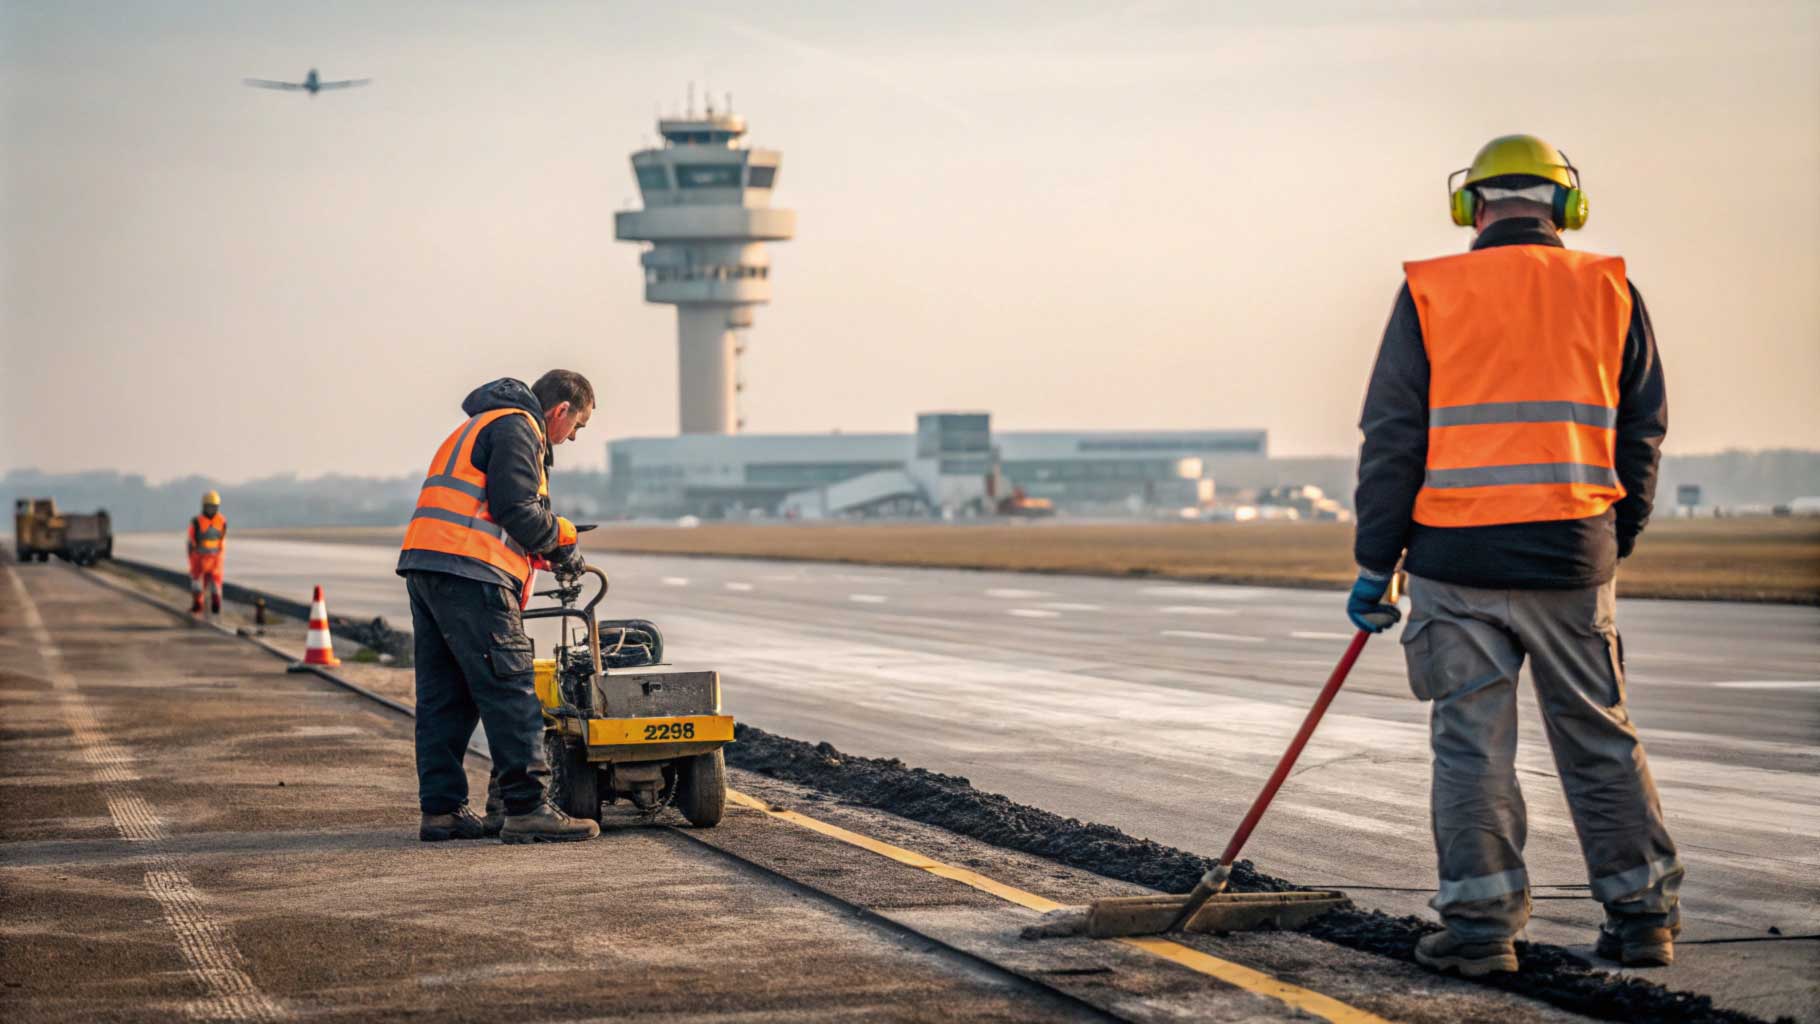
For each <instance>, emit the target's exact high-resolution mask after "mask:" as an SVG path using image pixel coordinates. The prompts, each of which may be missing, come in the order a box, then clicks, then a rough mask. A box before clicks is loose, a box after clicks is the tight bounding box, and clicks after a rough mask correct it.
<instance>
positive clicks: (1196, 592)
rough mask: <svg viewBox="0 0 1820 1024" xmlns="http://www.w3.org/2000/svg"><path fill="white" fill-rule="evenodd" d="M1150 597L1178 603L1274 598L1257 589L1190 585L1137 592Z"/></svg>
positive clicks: (1145, 589) (1151, 588) (1146, 588)
mask: <svg viewBox="0 0 1820 1024" xmlns="http://www.w3.org/2000/svg"><path fill="white" fill-rule="evenodd" d="M1139 593H1141V594H1147V595H1149V596H1151V597H1173V598H1175V599H1176V600H1178V601H1252V600H1256V599H1258V598H1261V597H1276V596H1280V595H1273V594H1270V593H1268V592H1266V591H1264V590H1260V589H1258V588H1257V587H1222V586H1217V585H1210V586H1204V587H1197V586H1193V585H1191V584H1185V583H1178V584H1175V585H1174V586H1165V587H1145V588H1144V589H1143V590H1141V591H1139Z"/></svg>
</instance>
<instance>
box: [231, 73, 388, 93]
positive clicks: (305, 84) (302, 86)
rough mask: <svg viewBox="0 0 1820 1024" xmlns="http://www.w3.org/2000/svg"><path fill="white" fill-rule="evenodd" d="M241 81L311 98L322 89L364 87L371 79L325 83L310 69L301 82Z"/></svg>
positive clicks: (255, 79) (266, 79) (252, 79)
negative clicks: (286, 90)
mask: <svg viewBox="0 0 1820 1024" xmlns="http://www.w3.org/2000/svg"><path fill="white" fill-rule="evenodd" d="M243 81H245V82H246V84H248V85H251V86H255V87H257V88H260V89H288V90H291V91H297V90H302V91H304V92H307V93H309V94H310V95H311V96H314V95H316V94H317V93H319V92H321V91H322V90H324V89H350V88H353V87H354V86H356V85H365V84H367V83H368V82H371V81H372V79H371V78H347V79H343V80H341V81H339V82H325V81H323V80H322V79H321V78H319V77H318V76H317V74H316V69H315V68H311V69H310V73H309V74H307V75H304V76H303V81H301V82H274V81H272V80H271V79H268V78H247V79H243Z"/></svg>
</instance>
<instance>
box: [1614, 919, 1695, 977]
mask: <svg viewBox="0 0 1820 1024" xmlns="http://www.w3.org/2000/svg"><path fill="white" fill-rule="evenodd" d="M1680 931H1681V928H1680V926H1679V925H1676V926H1675V927H1673V928H1666V927H1651V926H1644V927H1638V926H1636V925H1632V926H1630V927H1628V928H1627V927H1624V926H1623V925H1618V924H1613V923H1612V922H1610V921H1607V922H1605V923H1604V924H1602V925H1600V926H1599V941H1598V943H1597V944H1595V945H1594V946H1593V952H1594V953H1597V954H1598V955H1599V956H1600V957H1602V958H1603V959H1606V960H1615V961H1617V962H1618V963H1620V964H1623V965H1624V966H1625V967H1667V966H1668V965H1669V964H1672V963H1674V962H1675V936H1676V935H1677V934H1679V933H1680Z"/></svg>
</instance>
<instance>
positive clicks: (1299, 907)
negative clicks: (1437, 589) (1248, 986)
mask: <svg viewBox="0 0 1820 1024" xmlns="http://www.w3.org/2000/svg"><path fill="white" fill-rule="evenodd" d="M1401 582H1402V579H1401V574H1398V575H1397V576H1396V577H1393V580H1392V582H1391V585H1390V590H1389V592H1388V593H1386V594H1385V595H1384V600H1385V602H1386V603H1389V604H1395V603H1396V601H1397V596H1398V592H1399V590H1400V589H1401V588H1400V584H1401ZM1370 638H1371V634H1370V633H1369V632H1366V631H1365V630H1363V629H1361V630H1359V631H1358V633H1356V634H1355V635H1354V636H1353V638H1352V642H1351V643H1350V644H1348V645H1347V647H1346V653H1345V654H1344V655H1342V656H1341V658H1340V663H1339V664H1338V665H1336V666H1334V669H1333V674H1332V675H1330V676H1328V677H1327V685H1326V686H1324V687H1322V688H1321V694H1320V696H1318V697H1316V698H1315V702H1314V707H1312V708H1309V709H1308V716H1307V717H1306V718H1304V719H1302V727H1301V728H1300V729H1298V730H1297V731H1296V734H1295V739H1293V740H1291V741H1290V743H1289V749H1288V750H1285V751H1284V752H1283V756H1282V758H1281V759H1279V760H1278V761H1277V767H1276V770H1275V771H1273V772H1271V773H1270V780H1269V781H1268V782H1266V783H1264V789H1263V792H1261V793H1259V794H1258V796H1257V799H1255V800H1253V801H1252V802H1251V809H1250V810H1249V811H1247V812H1245V818H1244V820H1242V821H1240V822H1239V827H1238V831H1236V832H1234V833H1233V834H1232V841H1231V842H1229V843H1227V844H1226V850H1225V852H1224V853H1221V854H1220V860H1219V863H1217V864H1215V865H1214V866H1213V867H1212V869H1210V870H1209V871H1208V872H1207V873H1206V874H1205V875H1203V876H1202V877H1201V880H1200V882H1198V883H1197V884H1196V885H1195V887H1194V888H1193V889H1192V890H1191V891H1189V892H1188V893H1187V894H1186V895H1183V896H1168V895H1162V896H1115V897H1111V898H1108V899H1102V900H1095V901H1093V902H1092V903H1090V904H1088V905H1087V906H1086V907H1085V908H1081V907H1063V908H1062V909H1060V910H1052V911H1050V912H1049V913H1048V914H1047V915H1045V916H1044V918H1043V920H1042V921H1040V922H1039V923H1037V924H1035V925H1032V926H1031V927H1030V928H1028V929H1026V930H1025V932H1024V934H1025V936H1026V937H1029V938H1035V937H1041V936H1054V935H1079V934H1082V933H1085V934H1087V935H1090V936H1092V937H1094V938H1096V939H1112V938H1119V937H1122V936H1128V935H1156V934H1159V933H1162V932H1169V931H1176V930H1178V929H1179V930H1183V931H1192V932H1236V931H1247V930H1250V929H1253V928H1263V927H1277V928H1294V927H1296V926H1297V925H1299V924H1302V923H1304V922H1306V921H1310V920H1313V919H1314V918H1316V917H1319V916H1320V915H1321V914H1324V913H1326V912H1327V911H1329V910H1331V909H1333V908H1335V907H1338V906H1340V905H1341V904H1342V903H1344V902H1346V894H1345V893H1342V892H1338V891H1335V890H1303V891H1300V892H1248V893H1228V892H1226V891H1225V890H1226V882H1227V879H1229V878H1230V877H1231V876H1232V865H1233V862H1234V861H1236V860H1238V856H1239V851H1240V850H1242V849H1244V848H1245V841H1246V840H1247V839H1250V838H1251V832H1252V830H1253V829H1255V828H1257V824H1258V819H1260V818H1262V817H1263V816H1264V811H1265V810H1267V809H1268V808H1269V807H1270V801H1271V800H1272V799H1274V798H1275V797H1276V795H1277V790H1278V789H1281V788H1282V786H1283V780H1285V779H1287V778H1288V777H1289V772H1290V770H1291V769H1293V768H1294V767H1295V763H1296V759H1297V758H1298V757H1300V756H1301V754H1302V748H1303V747H1305V746H1307V745H1308V738H1309V737H1310V736H1312V735H1314V730H1315V727H1316V726H1318V725H1320V724H1321V717H1322V716H1323V715H1325V714H1326V713H1327V706H1328V705H1329V704H1332V703H1333V698H1334V697H1335V696H1336V695H1338V694H1339V692H1340V687H1341V686H1342V685H1344V684H1345V682H1346V676H1347V675H1348V674H1349V673H1350V672H1351V671H1352V665H1353V663H1354V662H1356V661H1358V660H1359V652H1361V651H1363V650H1364V649H1365V641H1366V640H1368V639H1370Z"/></svg>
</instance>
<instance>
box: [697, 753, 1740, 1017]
mask: <svg viewBox="0 0 1820 1024" xmlns="http://www.w3.org/2000/svg"><path fill="white" fill-rule="evenodd" d="M726 750H727V763H728V764H729V765H732V766H734V767H736V768H743V769H745V770H747V771H752V772H757V773H759V774H761V775H768V776H770V777H772V778H775V779H782V780H784V781H786V782H794V783H797V784H799V785H803V786H808V787H810V788H812V789H816V790H819V791H821V792H824V793H827V794H829V795H831V796H835V797H839V798H840V799H843V800H846V801H849V802H851V803H854V804H857V805H860V806H864V807H872V808H877V809H878V810H882V811H888V812H890V813H892V814H896V815H899V816H901V817H905V818H909V819H911V820H914V821H920V822H923V823H925V824H929V825H935V826H938V827H940V828H945V829H947V830H949V831H950V832H956V833H959V834H961V835H964V836H969V837H971V838H974V839H978V840H981V841H982V842H987V843H991V844H992V845H994V846H999V847H1003V848H1005V849H1009V850H1018V851H1021V852H1024V853H1031V854H1036V855H1038V856H1041V857H1047V858H1049V859H1050V860H1054V861H1058V862H1060V863H1063V864H1067V865H1069V866H1070V867H1077V868H1082V869H1084V870H1087V871H1092V872H1094V873H1095V874H1100V875H1104V876H1106V877H1108V878H1116V879H1119V880H1121V881H1127V882H1136V883H1138V884H1139V885H1144V886H1148V887H1150V888H1153V889H1158V890H1161V891H1163V892H1168V893H1184V892H1187V891H1188V890H1189V889H1191V888H1193V887H1194V883H1195V882H1196V881H1198V880H1199V879H1200V877H1201V876H1202V875H1203V874H1205V873H1206V871H1207V870H1208V869H1209V868H1211V867H1212V866H1213V864H1214V861H1213V860H1212V859H1210V858H1207V857H1202V856H1199V855H1197V854H1193V853H1189V852H1187V851H1186V850H1178V849H1176V848H1174V847H1171V846H1164V845H1162V844H1161V843H1157V842H1153V841H1151V840H1148V839H1138V838H1136V837H1134V836H1130V835H1127V834H1126V833H1124V832H1123V831H1120V830H1119V829H1116V828H1113V827H1112V826H1110V825H1099V824H1093V823H1088V822H1082V821H1078V820H1076V819H1074V818H1064V817H1061V816H1060V815H1057V814H1052V813H1050V812H1048V811H1045V810H1041V809H1039V808H1036V807H1030V806H1028V805H1025V804H1020V803H1015V802H1013V801H1011V800H1008V799H1006V798H1005V797H1003V796H1000V795H998V794H996V793H986V792H982V791H980V790H978V789H975V788H973V785H972V783H970V782H968V781H967V780H966V779H964V778H962V777H960V776H958V775H943V774H941V773H939V772H932V771H928V770H927V769H923V768H911V767H909V766H907V765H905V764H904V763H903V762H902V761H899V760H897V759H895V758H889V759H880V758H869V757H856V756H852V755H849V754H843V753H841V752H840V751H839V750H837V749H835V748H834V747H833V746H831V745H829V744H827V743H805V742H803V741H801V740H793V739H790V738H788V737H785V736H776V735H773V734H771V733H768V732H766V731H764V730H763V729H758V728H755V727H752V726H747V725H739V726H737V727H736V728H735V733H734V742H733V743H732V744H731V745H729V746H728V747H727V748H726ZM1230 885H1231V888H1232V889H1234V890H1236V891H1239V892H1283V891H1287V890H1292V889H1296V888H1299V887H1298V886H1296V885H1294V884H1292V883H1290V882H1286V881H1284V880H1283V879H1280V878H1273V877H1271V876H1270V875H1266V874H1264V873H1263V872H1260V871H1258V870H1257V869H1256V868H1255V867H1253V866H1252V864H1251V862H1250V861H1244V860H1241V861H1239V862H1238V863H1237V864H1235V865H1234V866H1233V871H1232V880H1231V883H1230ZM1438 928H1439V926H1438V925H1435V924H1432V923H1430V922H1426V921H1423V920H1422V919H1420V918H1417V917H1392V916H1390V915H1388V914H1384V913H1380V912H1378V911H1362V910H1357V909H1344V910H1336V911H1334V912H1332V913H1330V914H1327V915H1325V916H1323V917H1321V918H1319V919H1317V920H1315V921H1313V922H1311V923H1310V924H1308V925H1307V926H1305V927H1304V928H1303V929H1302V931H1303V932H1305V933H1307V934H1309V935H1311V936H1314V937H1316V938H1319V939H1323V940H1325V941H1328V942H1332V943H1334V944H1336V945H1340V946H1346V947H1348V948H1351V949H1357V950H1362V951H1364V952H1367V953H1375V954H1377V955H1380V956H1386V957H1391V958H1393V959H1397V960H1413V959H1414V955H1413V954H1414V949H1415V943H1416V939H1418V938H1420V937H1421V936H1423V935H1425V934H1427V933H1428V932H1431V931H1435V930H1437V929H1438ZM1517 953H1518V957H1519V959H1520V960H1521V962H1522V965H1523V969H1522V970H1521V971H1519V972H1517V973H1516V974H1504V975H1493V976H1491V977H1488V978H1484V979H1478V980H1479V981H1480V983H1482V984H1486V985H1491V986H1494V987H1496V988H1500V989H1503V990H1505V991H1508V992H1513V993H1516V994H1518V995H1523V996H1528V997H1530V998H1533V999H1540V1000H1542V1001H1544V1002H1547V1003H1550V1004H1552V1005H1554V1006H1558V1007H1560V1008H1562V1009H1564V1010H1569V1011H1571V1012H1574V1013H1579V1014H1583V1015H1585V1016H1588V1017H1597V1018H1600V1019H1603V1020H1614V1021H1639V1020H1648V1021H1662V1022H1685V1024H1752V1022H1761V1021H1762V1018H1759V1017H1754V1016H1751V1015H1750V1014H1745V1013H1739V1012H1737V1011H1733V1010H1724V1009H1719V1008H1717V1007H1715V1006H1713V1004H1712V999H1711V998H1710V997H1707V996H1702V995H1695V994H1692V993H1687V992H1675V991H1672V990H1670V989H1667V988H1664V987H1662V986H1661V985H1657V984H1654V983H1651V982H1648V981H1643V980H1641V979H1638V978H1633V977H1624V976H1621V975H1616V974H1611V973H1609V972H1606V971H1600V970H1596V969H1594V968H1592V967H1589V966H1587V964H1586V963H1585V962H1584V961H1583V960H1581V959H1580V958H1579V957H1577V956H1575V955H1574V954H1572V953H1570V952H1568V951H1567V950H1565V949H1562V948H1560V947H1558V946H1549V945H1545V944H1542V943H1534V942H1529V943H1518V944H1517Z"/></svg>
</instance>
